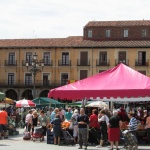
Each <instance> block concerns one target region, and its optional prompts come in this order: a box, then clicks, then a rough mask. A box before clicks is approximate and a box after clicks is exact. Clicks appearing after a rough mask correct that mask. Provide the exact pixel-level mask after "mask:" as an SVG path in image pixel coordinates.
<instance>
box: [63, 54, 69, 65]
mask: <svg viewBox="0 0 150 150" xmlns="http://www.w3.org/2000/svg"><path fill="white" fill-rule="evenodd" d="M62 65H69V53H68V52H62Z"/></svg>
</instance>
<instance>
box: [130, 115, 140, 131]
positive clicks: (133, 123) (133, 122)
mask: <svg viewBox="0 0 150 150" xmlns="http://www.w3.org/2000/svg"><path fill="white" fill-rule="evenodd" d="M137 127H138V123H137V120H136V118H134V117H132V118H131V119H130V122H129V131H136V130H137Z"/></svg>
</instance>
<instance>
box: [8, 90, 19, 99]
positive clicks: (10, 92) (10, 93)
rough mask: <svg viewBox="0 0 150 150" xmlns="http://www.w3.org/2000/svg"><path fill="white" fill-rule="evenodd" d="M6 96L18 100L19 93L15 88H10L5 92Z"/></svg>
mask: <svg viewBox="0 0 150 150" xmlns="http://www.w3.org/2000/svg"><path fill="white" fill-rule="evenodd" d="M5 94H6V97H8V98H10V99H13V100H18V94H17V92H16V91H15V90H13V89H9V90H7V91H6V92H5Z"/></svg>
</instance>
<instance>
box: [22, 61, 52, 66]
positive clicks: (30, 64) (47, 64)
mask: <svg viewBox="0 0 150 150" xmlns="http://www.w3.org/2000/svg"><path fill="white" fill-rule="evenodd" d="M52 65H53V61H52V60H44V66H52ZM22 66H26V60H22ZM29 66H32V61H29Z"/></svg>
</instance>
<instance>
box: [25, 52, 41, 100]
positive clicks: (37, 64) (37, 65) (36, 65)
mask: <svg viewBox="0 0 150 150" xmlns="http://www.w3.org/2000/svg"><path fill="white" fill-rule="evenodd" d="M37 56H38V55H37V54H36V53H35V54H34V55H33V58H32V63H31V64H30V62H29V61H28V60H27V61H26V67H27V70H28V71H29V72H31V73H32V76H33V99H34V98H35V77H36V74H37V73H39V72H41V71H43V68H44V61H43V60H40V61H38V60H37ZM29 65H31V66H32V68H31V69H29V68H28V67H29Z"/></svg>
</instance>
